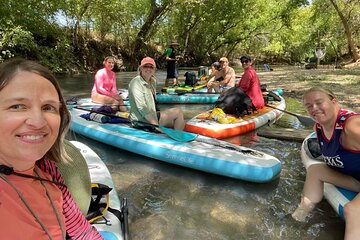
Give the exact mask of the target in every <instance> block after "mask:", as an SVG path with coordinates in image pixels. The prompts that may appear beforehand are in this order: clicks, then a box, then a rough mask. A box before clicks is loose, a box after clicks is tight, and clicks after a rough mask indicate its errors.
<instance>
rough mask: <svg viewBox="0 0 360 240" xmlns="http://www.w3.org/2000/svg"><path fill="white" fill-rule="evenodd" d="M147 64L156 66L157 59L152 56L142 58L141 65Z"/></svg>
mask: <svg viewBox="0 0 360 240" xmlns="http://www.w3.org/2000/svg"><path fill="white" fill-rule="evenodd" d="M145 64H151V65H153V66H154V67H156V63H155V60H154V59H152V58H151V57H144V58H143V59H142V60H141V64H140V67H142V66H144V65H145Z"/></svg>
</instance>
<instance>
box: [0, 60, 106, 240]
mask: <svg viewBox="0 0 360 240" xmlns="http://www.w3.org/2000/svg"><path fill="white" fill-rule="evenodd" d="M69 124H70V113H69V111H68V110H67V108H66V103H65V101H64V98H63V96H62V94H61V90H60V87H59V85H58V83H57V81H56V79H55V77H54V76H53V74H52V73H51V72H50V71H49V70H48V69H47V68H45V67H43V66H42V65H40V64H38V63H36V62H32V61H28V60H23V59H14V60H8V61H6V62H4V63H2V64H0V135H1V138H0V216H1V217H0V226H1V237H0V238H1V239H4V240H10V239H22V240H33V239H37V240H48V239H54V240H64V239H65V238H66V239H69V238H70V239H73V240H75V239H83V240H100V239H103V238H102V237H101V235H100V234H99V233H98V232H97V230H96V229H95V228H94V227H93V226H91V225H90V223H89V222H88V221H87V220H86V218H85V217H84V216H83V214H82V213H81V211H80V209H79V207H78V206H77V205H76V203H75V201H74V199H73V198H72V196H71V193H70V191H69V190H68V188H67V187H66V185H65V184H64V179H63V177H62V176H61V173H60V171H59V169H58V167H57V165H56V163H65V162H70V161H72V160H71V159H70V158H69V157H68V155H67V154H66V153H65V149H64V138H65V134H66V132H67V130H68V128H69Z"/></svg>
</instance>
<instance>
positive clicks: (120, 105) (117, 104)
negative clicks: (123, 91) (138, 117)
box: [91, 56, 127, 112]
mask: <svg viewBox="0 0 360 240" xmlns="http://www.w3.org/2000/svg"><path fill="white" fill-rule="evenodd" d="M103 64H104V68H102V69H100V70H98V71H97V72H96V74H95V80H94V87H93V89H92V91H91V100H92V101H93V102H94V103H100V104H108V105H111V106H112V107H113V108H114V109H115V110H119V111H122V112H126V111H127V109H126V107H125V106H124V101H123V99H122V98H121V97H120V96H119V94H118V92H117V91H118V90H117V86H116V76H115V73H114V72H113V71H112V70H113V68H114V64H115V59H114V57H112V56H108V57H106V58H105V59H104V62H103Z"/></svg>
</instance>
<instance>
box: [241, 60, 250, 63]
mask: <svg viewBox="0 0 360 240" xmlns="http://www.w3.org/2000/svg"><path fill="white" fill-rule="evenodd" d="M240 62H241V63H249V60H242V61H240Z"/></svg>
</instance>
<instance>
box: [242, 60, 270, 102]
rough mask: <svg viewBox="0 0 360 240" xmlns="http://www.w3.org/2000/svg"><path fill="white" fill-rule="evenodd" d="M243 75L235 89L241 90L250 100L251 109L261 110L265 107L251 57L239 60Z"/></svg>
mask: <svg viewBox="0 0 360 240" xmlns="http://www.w3.org/2000/svg"><path fill="white" fill-rule="evenodd" d="M240 62H241V66H242V67H243V69H244V73H243V75H242V76H241V80H240V82H239V83H238V85H237V87H238V88H240V89H241V90H243V91H244V92H245V93H246V94H247V95H248V96H249V97H250V99H251V101H252V105H253V109H254V108H255V109H261V108H263V107H264V106H265V102H264V97H263V95H262V92H261V87H260V80H259V77H258V75H257V74H256V71H255V69H254V67H253V66H252V61H251V57H250V56H248V55H244V56H242V57H241V58H240Z"/></svg>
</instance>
